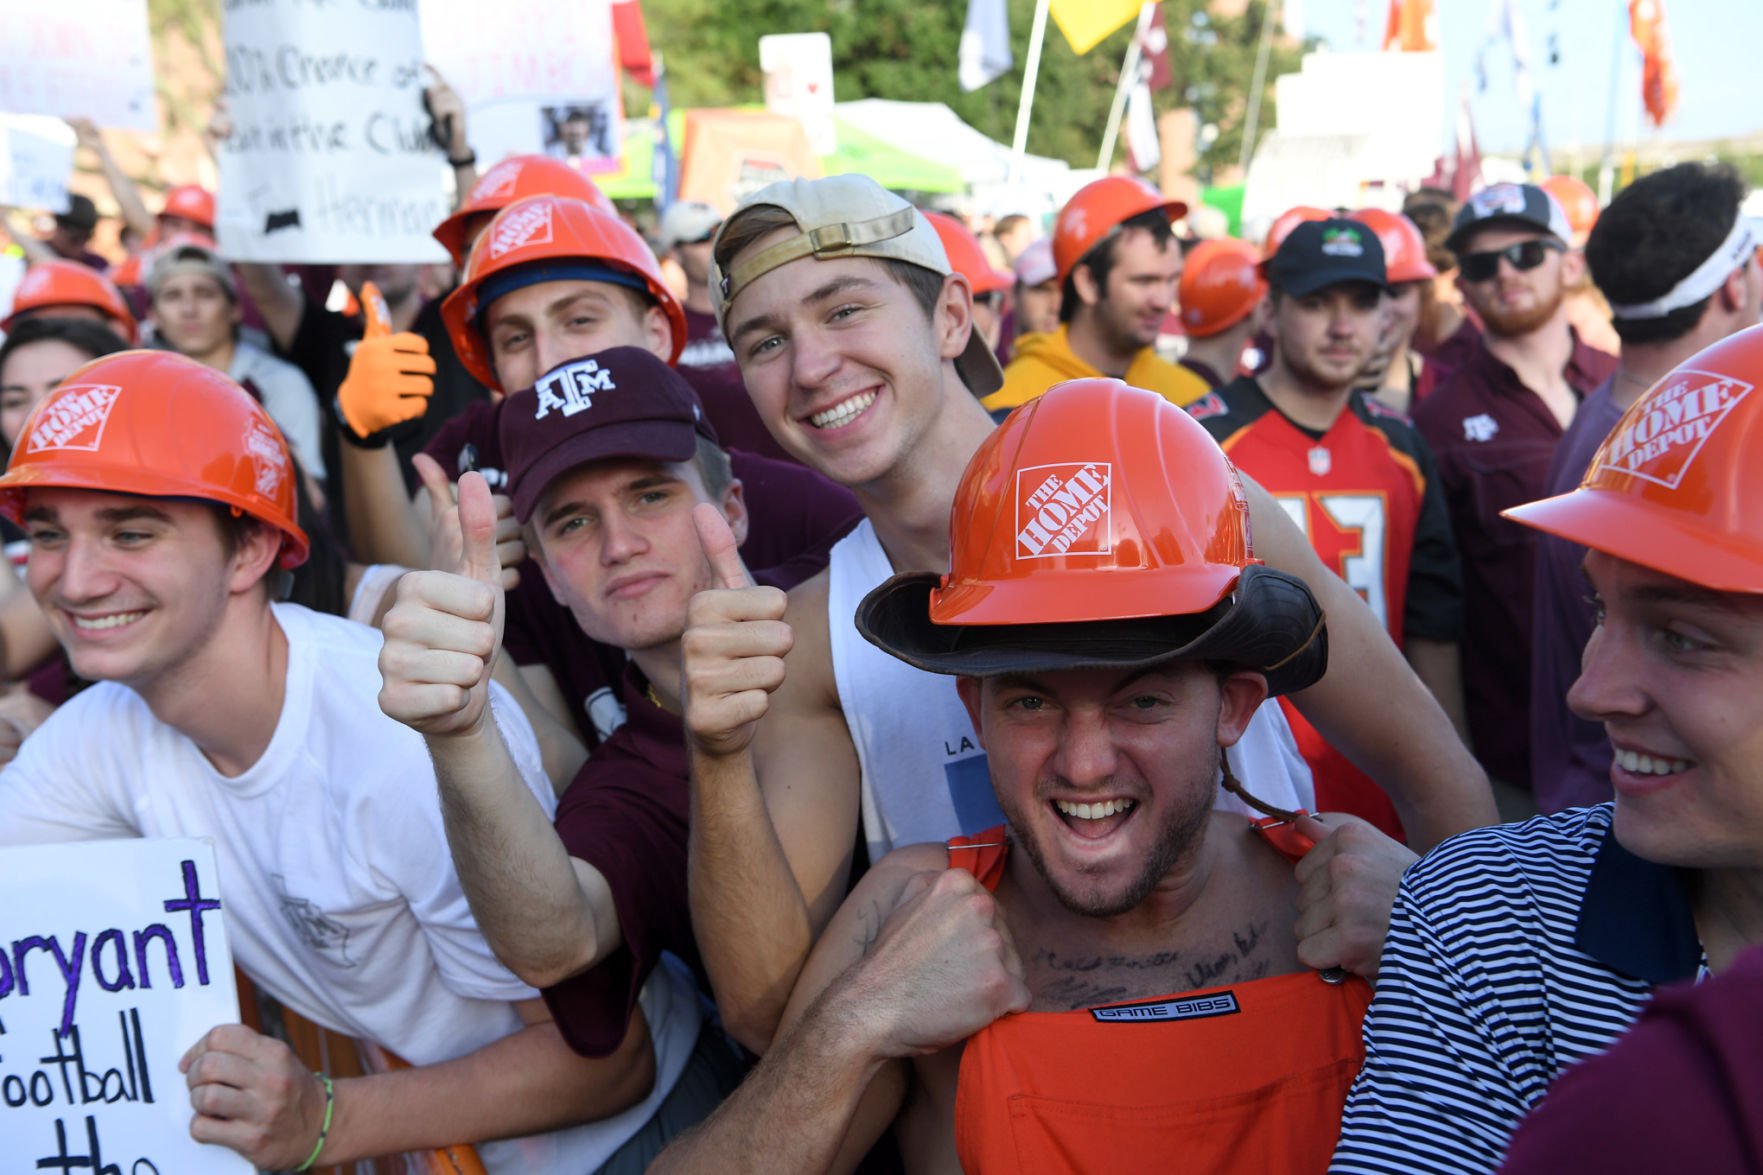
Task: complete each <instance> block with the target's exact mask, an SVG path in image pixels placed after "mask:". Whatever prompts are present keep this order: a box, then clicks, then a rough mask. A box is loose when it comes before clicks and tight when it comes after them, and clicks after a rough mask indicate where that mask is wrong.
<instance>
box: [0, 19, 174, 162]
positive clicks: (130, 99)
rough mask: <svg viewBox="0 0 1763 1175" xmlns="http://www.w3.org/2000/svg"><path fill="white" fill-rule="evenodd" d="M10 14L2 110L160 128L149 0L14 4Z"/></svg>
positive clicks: (0, 65) (0, 66) (0, 23)
mask: <svg viewBox="0 0 1763 1175" xmlns="http://www.w3.org/2000/svg"><path fill="white" fill-rule="evenodd" d="M4 13H5V14H4V16H3V17H0V28H3V29H4V30H5V32H4V35H0V110H4V111H6V112H8V113H10V114H54V115H60V116H62V117H65V118H72V117H76V116H84V117H86V118H89V119H91V120H92V121H93V122H95V123H97V124H98V125H100V126H113V127H121V128H125V129H127V130H137V131H151V130H157V129H158V127H159V107H158V105H157V104H156V103H155V102H154V100H153V49H152V42H151V41H150V40H149V39H148V35H147V0H53V3H48V4H8V5H6V6H5V10H4Z"/></svg>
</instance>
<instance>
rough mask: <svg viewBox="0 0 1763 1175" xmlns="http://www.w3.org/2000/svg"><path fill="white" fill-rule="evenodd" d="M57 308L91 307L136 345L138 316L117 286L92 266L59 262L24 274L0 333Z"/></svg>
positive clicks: (0, 323)
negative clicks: (130, 310) (17, 322)
mask: <svg viewBox="0 0 1763 1175" xmlns="http://www.w3.org/2000/svg"><path fill="white" fill-rule="evenodd" d="M56 306H90V307H91V308H92V309H94V310H97V311H99V312H100V313H102V314H104V315H105V316H106V317H107V318H109V319H110V320H111V322H112V323H113V324H115V326H116V333H118V334H120V335H121V336H122V337H123V341H124V342H126V343H133V342H134V341H135V334H136V325H135V316H134V315H133V314H131V313H129V304H128V302H127V301H126V300H124V298H123V296H122V291H121V290H119V289H117V288H116V283H115V282H113V281H111V280H110V279H109V278H107V277H105V276H104V275H103V274H101V273H99V272H98V271H97V270H95V269H93V268H92V267H91V266H89V265H82V264H80V263H79V262H78V261H62V260H59V259H57V260H51V261H39V262H37V263H36V264H35V265H33V266H31V267H30V269H28V270H26V271H25V275H24V277H22V278H20V279H19V283H18V288H17V289H15V290H14V291H13V292H12V311H11V313H9V314H8V315H7V316H6V317H5V318H4V319H0V330H11V329H12V324H13V323H14V322H15V321H16V320H18V319H20V318H22V317H24V316H25V315H26V314H34V313H38V312H41V311H46V310H51V309H53V308H54V307H56Z"/></svg>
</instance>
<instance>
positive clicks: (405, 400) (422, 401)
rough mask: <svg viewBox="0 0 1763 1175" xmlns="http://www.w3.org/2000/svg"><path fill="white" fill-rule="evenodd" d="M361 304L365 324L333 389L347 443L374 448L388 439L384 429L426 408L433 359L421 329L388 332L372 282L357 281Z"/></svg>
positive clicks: (387, 316) (388, 321)
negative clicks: (347, 371)
mask: <svg viewBox="0 0 1763 1175" xmlns="http://www.w3.org/2000/svg"><path fill="white" fill-rule="evenodd" d="M361 308H362V310H363V311H364V312H365V313H366V315H367V330H366V333H364V334H363V335H362V337H361V341H360V342H359V343H357V344H356V345H355V354H354V356H353V357H352V358H351V359H350V360H349V374H348V375H347V376H345V377H344V379H343V383H342V386H340V387H339V388H338V389H337V415H338V416H339V417H341V418H342V421H343V423H344V425H345V426H346V427H345V428H344V430H343V431H344V436H346V437H347V438H348V439H349V441H350V442H351V443H353V444H356V445H360V446H363V447H366V448H378V447H379V446H381V445H384V444H385V443H386V441H387V440H388V439H389V438H388V437H386V436H385V435H384V434H385V430H386V429H388V428H391V427H392V426H393V425H395V424H403V423H404V422H405V421H406V420H415V419H416V418H417V417H419V416H421V415H422V414H423V413H424V412H426V411H428V402H429V397H430V396H432V395H434V392H435V381H434V378H433V377H434V374H435V360H434V357H433V356H432V355H430V354H429V344H428V340H427V339H425V338H423V337H422V336H421V335H418V334H412V333H411V332H409V331H402V332H400V333H398V334H393V333H392V322H391V315H390V314H388V313H387V311H386V300H385V299H384V298H383V297H381V296H380V292H379V288H378V287H377V286H375V285H374V284H373V283H372V282H364V283H362V286H361Z"/></svg>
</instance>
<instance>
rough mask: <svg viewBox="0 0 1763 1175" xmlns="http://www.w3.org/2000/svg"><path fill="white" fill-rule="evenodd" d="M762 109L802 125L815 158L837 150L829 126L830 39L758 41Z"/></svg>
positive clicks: (804, 36) (783, 36)
mask: <svg viewBox="0 0 1763 1175" xmlns="http://www.w3.org/2000/svg"><path fill="white" fill-rule="evenodd" d="M759 68H760V69H761V70H763V71H764V72H765V108H766V109H767V110H769V111H771V112H772V113H773V114H782V115H785V116H786V117H789V118H793V119H795V120H796V121H797V122H800V123H801V124H802V129H803V130H804V131H806V132H807V134H808V145H809V146H810V147H812V148H813V149H814V153H815V154H816V155H831V154H832V153H833V152H834V151H837V150H838V149H839V136H838V130H837V128H836V127H835V126H834V125H833V39H832V38H831V37H830V36H828V35H827V34H826V33H776V34H773V35H771V36H768V37H760V38H759Z"/></svg>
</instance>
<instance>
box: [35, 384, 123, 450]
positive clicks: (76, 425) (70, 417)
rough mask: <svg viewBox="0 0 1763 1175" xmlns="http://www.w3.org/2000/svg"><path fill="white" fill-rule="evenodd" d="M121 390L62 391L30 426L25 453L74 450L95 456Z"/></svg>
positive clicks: (89, 387) (81, 387)
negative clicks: (46, 450)
mask: <svg viewBox="0 0 1763 1175" xmlns="http://www.w3.org/2000/svg"><path fill="white" fill-rule="evenodd" d="M121 394H122V389H121V388H119V387H116V386H115V385H113V384H77V385H75V386H73V387H63V388H61V389H60V391H59V392H58V393H57V394H56V396H55V398H54V399H53V400H50V401H49V402H47V403H46V404H45V405H44V407H43V412H42V415H40V416H38V417H37V420H36V423H35V424H33V425H32V426H31V435H30V437H29V438H28V439H26V441H25V445H24V447H25V452H27V453H40V452H42V451H43V450H45V449H77V450H80V451H82V452H86V453H96V452H97V451H98V446H99V445H100V444H102V443H103V442H104V426H105V425H106V424H108V423H110V413H111V410H112V409H114V408H115V407H116V398H117V397H118V396H120V395H121Z"/></svg>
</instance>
